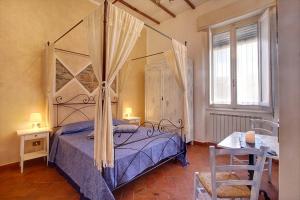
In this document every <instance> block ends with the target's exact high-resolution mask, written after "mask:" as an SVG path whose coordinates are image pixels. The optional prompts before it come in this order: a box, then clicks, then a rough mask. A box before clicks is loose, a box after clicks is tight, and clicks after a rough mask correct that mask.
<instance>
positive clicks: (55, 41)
mask: <svg viewBox="0 0 300 200" xmlns="http://www.w3.org/2000/svg"><path fill="white" fill-rule="evenodd" d="M82 22H83V19H81V20H80V21H79V22H77V23H76V24H75V25H74V26H72V27H71V28H70V29H68V30H67V31H66V32H65V33H63V34H62V35H61V36H60V37H58V38H57V39H56V40H54V42H53V43H54V44H55V43H57V42H58V41H59V40H61V39H62V38H63V37H65V36H66V35H67V34H68V33H70V32H71V31H72V30H73V29H75V28H76V27H77V26H79V25H80V24H81V23H82ZM144 26H145V27H147V28H149V29H151V30H153V31H155V32H157V33H159V34H160V35H162V36H164V37H165V38H168V39H170V40H172V37H171V36H169V35H167V34H165V33H163V32H161V31H159V30H157V29H156V28H154V27H152V26H150V25H148V24H146V23H145V24H144ZM49 44H50V42H48V45H49Z"/></svg>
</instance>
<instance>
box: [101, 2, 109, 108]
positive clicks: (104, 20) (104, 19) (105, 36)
mask: <svg viewBox="0 0 300 200" xmlns="http://www.w3.org/2000/svg"><path fill="white" fill-rule="evenodd" d="M107 7H108V2H107V0H105V1H104V18H103V55H102V56H103V61H102V82H104V81H105V79H106V42H107ZM102 104H103V101H102Z"/></svg>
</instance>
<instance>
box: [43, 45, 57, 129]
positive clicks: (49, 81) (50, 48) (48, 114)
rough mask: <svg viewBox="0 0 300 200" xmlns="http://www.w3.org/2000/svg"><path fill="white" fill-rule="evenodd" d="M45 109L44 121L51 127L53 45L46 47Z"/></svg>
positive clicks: (53, 79) (53, 75)
mask: <svg viewBox="0 0 300 200" xmlns="http://www.w3.org/2000/svg"><path fill="white" fill-rule="evenodd" d="M45 60H46V77H45V78H46V86H47V88H46V109H45V119H46V126H47V127H51V128H52V127H53V125H54V118H53V112H54V110H53V97H54V82H55V56H54V44H49V45H46V59H45Z"/></svg>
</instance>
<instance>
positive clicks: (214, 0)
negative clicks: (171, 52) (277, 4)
mask: <svg viewBox="0 0 300 200" xmlns="http://www.w3.org/2000/svg"><path fill="white" fill-rule="evenodd" d="M271 1H272V0H271ZM241 2H242V1H239V0H222V1H219V0H210V1H206V2H205V3H203V4H201V5H199V6H198V7H197V8H196V9H195V10H187V11H186V12H184V13H182V14H180V15H177V16H176V18H172V19H170V20H168V21H165V22H162V23H161V24H160V25H159V26H155V27H156V28H157V29H159V30H160V31H162V32H164V33H166V34H168V35H170V36H171V37H173V38H175V39H176V40H179V41H180V42H184V41H187V46H188V56H189V58H191V59H193V62H194V124H195V127H194V130H195V140H197V141H205V140H206V136H205V130H206V129H205V109H206V103H207V99H208V95H207V94H206V92H205V89H206V81H207V78H208V73H207V69H208V62H207V59H206V58H207V57H208V50H207V48H208V42H207V38H208V36H207V32H198V30H197V28H198V27H197V25H198V24H197V21H198V19H199V18H201V17H205V16H209V17H210V19H209V20H210V21H214V19H212V18H213V17H214V16H212V15H206V14H208V13H210V12H214V13H216V12H217V13H218V12H220V13H221V12H224V11H225V12H227V14H228V15H230V13H228V12H229V11H228V8H229V6H230V5H235V9H237V11H238V10H239V9H240V8H239V6H236V5H241V8H243V9H244V6H242V4H243V3H241ZM247 2H248V3H249V1H247ZM262 2H263V3H266V4H269V3H270V1H269V0H268V1H255V2H254V3H253V4H252V6H253V7H251V8H253V9H254V8H257V4H258V3H259V5H262ZM225 8H226V9H225ZM251 8H248V9H247V10H248V11H249V10H251ZM229 10H230V9H229ZM223 15H224V16H225V14H224V13H223ZM203 20H205V19H203ZM216 20H217V21H216V22H219V21H218V20H219V18H218V17H217V16H216ZM170 47H171V43H170V41H169V40H168V39H166V38H164V37H163V36H161V35H159V34H157V33H156V32H153V31H152V30H148V34H147V54H151V53H156V52H160V51H165V50H167V49H169V48H170ZM158 59H162V57H161V56H156V57H152V58H151V59H149V62H151V60H158Z"/></svg>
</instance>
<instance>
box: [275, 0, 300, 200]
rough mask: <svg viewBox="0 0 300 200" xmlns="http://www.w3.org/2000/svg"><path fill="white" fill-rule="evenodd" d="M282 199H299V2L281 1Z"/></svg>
mask: <svg viewBox="0 0 300 200" xmlns="http://www.w3.org/2000/svg"><path fill="white" fill-rule="evenodd" d="M278 19H279V21H278V37H279V44H278V51H279V52H278V53H279V54H278V55H279V57H278V59H279V97H280V107H279V108H280V110H279V116H280V135H279V143H280V166H279V188H280V190H279V199H289V200H298V199H300V190H299V188H300V156H299V155H300V146H299V144H300V134H299V130H300V124H299V121H300V112H299V111H300V109H299V105H300V90H299V85H300V67H299V65H300V46H299V44H300V39H299V35H300V26H299V19H300V1H299V0H279V4H278Z"/></svg>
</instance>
